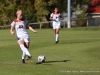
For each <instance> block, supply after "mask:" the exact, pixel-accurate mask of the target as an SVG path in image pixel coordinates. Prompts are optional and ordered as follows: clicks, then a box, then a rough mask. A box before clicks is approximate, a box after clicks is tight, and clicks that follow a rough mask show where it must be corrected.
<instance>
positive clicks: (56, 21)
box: [50, 8, 62, 44]
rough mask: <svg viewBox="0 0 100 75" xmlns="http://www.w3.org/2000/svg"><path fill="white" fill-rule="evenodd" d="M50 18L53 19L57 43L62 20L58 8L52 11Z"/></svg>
mask: <svg viewBox="0 0 100 75" xmlns="http://www.w3.org/2000/svg"><path fill="white" fill-rule="evenodd" d="M50 20H52V21H53V29H54V34H55V37H56V40H55V41H56V43H55V44H57V43H58V42H59V30H60V20H62V17H61V14H60V13H59V12H58V8H55V9H54V12H53V13H51V15H50Z"/></svg>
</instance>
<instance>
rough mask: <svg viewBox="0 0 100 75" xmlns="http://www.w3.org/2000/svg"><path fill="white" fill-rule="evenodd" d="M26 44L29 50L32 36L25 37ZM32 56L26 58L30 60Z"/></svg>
mask: <svg viewBox="0 0 100 75" xmlns="http://www.w3.org/2000/svg"><path fill="white" fill-rule="evenodd" d="M24 45H25V47H26V48H27V50H29V45H30V38H29V37H26V38H24ZM31 58H32V56H31V57H30V56H28V58H26V60H29V59H31Z"/></svg>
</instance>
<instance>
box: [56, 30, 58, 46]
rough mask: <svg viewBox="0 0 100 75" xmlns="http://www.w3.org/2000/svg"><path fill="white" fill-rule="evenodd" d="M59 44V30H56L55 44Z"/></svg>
mask: <svg viewBox="0 0 100 75" xmlns="http://www.w3.org/2000/svg"><path fill="white" fill-rule="evenodd" d="M58 42H59V28H56V44H57V43H58Z"/></svg>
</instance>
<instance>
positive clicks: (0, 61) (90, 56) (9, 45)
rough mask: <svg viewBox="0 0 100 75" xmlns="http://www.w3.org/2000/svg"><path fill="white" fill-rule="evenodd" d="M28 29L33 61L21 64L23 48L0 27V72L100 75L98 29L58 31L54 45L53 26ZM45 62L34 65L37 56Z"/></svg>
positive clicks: (15, 74)
mask: <svg viewBox="0 0 100 75" xmlns="http://www.w3.org/2000/svg"><path fill="white" fill-rule="evenodd" d="M36 30H37V31H38V34H34V33H32V32H31V31H29V30H28V32H29V34H30V38H31V44H30V53H31V54H32V56H33V58H32V60H27V61H26V64H22V63H21V55H22V51H21V50H20V48H19V46H18V45H17V42H16V35H14V36H12V35H10V33H9V30H0V75H100V28H99V27H86V28H85V27H84V28H71V29H67V28H66V29H61V30H60V37H59V38H60V42H59V43H58V44H55V37H54V34H53V30H52V29H36ZM41 54H42V55H45V57H46V62H45V63H42V64H36V63H37V58H38V56H39V55H41Z"/></svg>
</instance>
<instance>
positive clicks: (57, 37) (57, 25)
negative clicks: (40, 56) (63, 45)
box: [55, 23, 60, 44]
mask: <svg viewBox="0 0 100 75" xmlns="http://www.w3.org/2000/svg"><path fill="white" fill-rule="evenodd" d="M55 29H56V31H55V33H56V43H55V44H57V43H58V42H59V30H60V23H58V24H56V27H55Z"/></svg>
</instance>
